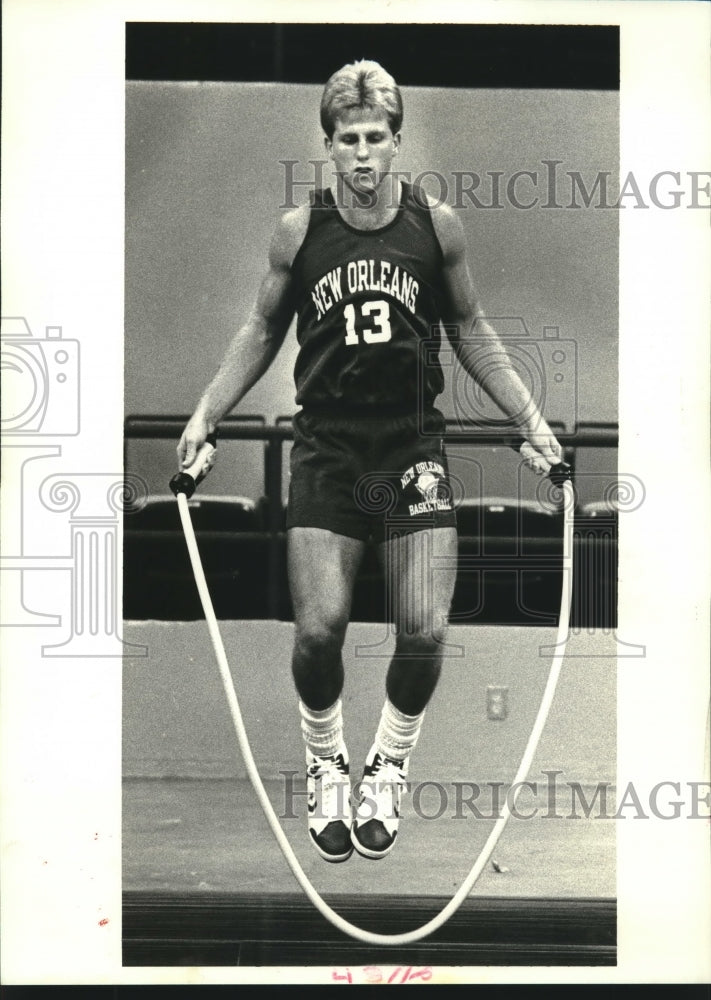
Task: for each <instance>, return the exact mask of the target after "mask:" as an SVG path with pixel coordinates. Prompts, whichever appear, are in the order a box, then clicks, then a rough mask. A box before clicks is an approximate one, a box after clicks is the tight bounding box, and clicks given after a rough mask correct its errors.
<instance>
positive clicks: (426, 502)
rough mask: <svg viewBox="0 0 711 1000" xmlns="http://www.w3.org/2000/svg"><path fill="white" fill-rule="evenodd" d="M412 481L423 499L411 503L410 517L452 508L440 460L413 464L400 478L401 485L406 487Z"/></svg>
mask: <svg viewBox="0 0 711 1000" xmlns="http://www.w3.org/2000/svg"><path fill="white" fill-rule="evenodd" d="M411 483H412V484H413V485H414V487H415V489H416V490H417V492H418V493H419V494H420V496H421V497H422V500H421V501H420V502H419V503H411V504H409V506H408V511H409V514H410V517H414V516H415V515H416V514H431V513H434V512H435V511H438V510H451V509H452V498H451V495H450V491H449V487H448V485H447V481H446V479H445V473H444V467H443V466H441V465H440V464H439V462H418V463H417V464H416V465H413V466H411V467H410V468H409V469H408V470H407V472H405V474H404V475H403V476H402V477H401V478H400V485H401V487H402V489H405V488H406V487H407V486H409V485H410V484H411Z"/></svg>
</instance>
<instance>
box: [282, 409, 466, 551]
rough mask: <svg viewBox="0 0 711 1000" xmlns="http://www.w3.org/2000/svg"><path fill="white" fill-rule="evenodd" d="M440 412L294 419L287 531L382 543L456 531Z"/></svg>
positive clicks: (301, 416) (300, 416) (299, 416)
mask: <svg viewBox="0 0 711 1000" xmlns="http://www.w3.org/2000/svg"><path fill="white" fill-rule="evenodd" d="M444 427H445V422H444V417H443V416H442V414H441V413H440V412H439V411H438V410H428V411H427V412H426V413H424V414H413V415H407V416H397V417H387V416H383V417H365V418H363V417H354V418H351V417H340V416H339V417H333V416H330V415H329V416H324V415H323V414H320V413H318V414H315V413H310V412H309V413H306V412H304V411H303V410H301V411H299V412H298V413H297V414H296V416H295V417H294V445H293V448H292V452H291V481H290V484H289V504H288V509H287V521H286V526H287V529H288V528H297V527H300V528H324V529H325V530H327V531H333V532H335V533H336V534H339V535H347V536H349V537H350V538H358V539H361V540H363V541H366V540H367V539H373V540H374V541H376V542H382V541H385V540H386V539H388V538H392V537H395V536H396V535H403V534H408V533H410V532H413V531H422V530H423V529H425V528H440V527H456V515H455V511H454V503H453V499H452V493H451V489H450V483H449V470H448V466H447V456H446V453H445V449H444V441H443V438H442V434H443V433H444Z"/></svg>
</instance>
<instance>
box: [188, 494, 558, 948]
mask: <svg viewBox="0 0 711 1000" xmlns="http://www.w3.org/2000/svg"><path fill="white" fill-rule="evenodd" d="M563 506H564V529H563V530H564V537H563V585H562V591H561V604H560V620H559V622H558V633H557V638H556V643H555V647H554V648H555V653H554V655H553V662H552V664H551V669H550V673H549V675H548V680H547V682H546V686H545V690H544V692H543V697H542V699H541V704H540V707H539V709H538V714H537V716H536V720H535V722H534V724H533V729H532V731H531V735H530V736H529V738H528V743H527V744H526V749H525V751H524V754H523V758H522V760H521V763H520V765H519V768H518V770H517V772H516V776H515V778H514V780H513V784H512V786H511V787H512V788H513V793H510V794H509V795H507V796H506V802H505V803H504V806H503V808H502V810H501V814H500V816H499V818H498V819H497V821H496V823H495V825H494V827H493V829H492V831H491V833H490V834H489V836H488V838H487V840H486V843H485V844H484V846H483V848H482V850H481V853H480V855H479V857H478V858H477V860H476V862H475V863H474V865H473V866H472V868H471V870H470V872H469V874H468V875H467V877H466V878H465V880H464V881H463V882H462V884H461V886H460V887H459V889H458V890H457V892H456V893H455V894H454V896H453V897H452V898H451V899H450V901H449V902H448V903H447V905H446V906H445V907H444V908H443V909H442V910H440V912H439V913H438V914H437V915H436V916H435V917H433V918H432V919H431V920H429V921H428V922H427V923H426V924H422V926H421V927H417V928H415V929H414V930H412V931H406V932H404V933H402V934H377V933H375V932H373V931H367V930H363V928H361V927H356V926H355V924H351V923H350V922H349V921H348V920H345V919H344V918H343V917H342V916H340V914H338V913H336V911H335V910H333V909H332V908H331V907H330V906H329V905H328V903H326V902H325V901H324V900H323V899H322V898H321V896H320V895H319V893H318V892H317V890H316V889H315V888H314V886H313V885H312V884H311V882H310V881H309V879H308V877H307V875H306V873H305V872H304V870H303V868H302V867H301V865H300V864H299V861H298V859H297V857H296V855H295V854H294V851H293V850H292V847H291V844H290V843H289V841H288V840H287V838H286V835H285V833H284V831H283V830H282V828H281V825H280V823H279V820H278V819H277V816H276V814H275V812H274V809H273V808H272V804H271V802H270V801H269V797H268V796H267V793H266V790H265V788H264V785H263V784H262V779H261V778H260V776H259V772H258V770H257V766H256V764H255V762H254V757H253V756H252V751H251V749H250V746H249V740H248V738H247V733H246V731H245V728H244V723H243V721H242V713H241V711H240V707H239V702H238V700H237V694H236V692H235V687H234V683H233V681H232V674H231V673H230V668H229V664H228V662H227V655H226V653H225V647H224V645H223V643H222V637H221V635H220V630H219V627H218V624H217V618H216V617H215V611H214V609H213V606H212V601H211V599H210V593H209V591H208V588H207V582H206V580H205V573H204V571H203V568H202V562H201V560H200V553H199V551H198V547H197V541H196V539H195V532H194V531H193V526H192V521H191V520H190V509H189V507H188V501H187V497H186V496H185V494H184V493H178V508H179V510H180V520H181V522H182V525H183V531H184V532H185V540H186V542H187V544H188V552H189V554H190V562H191V563H192V567H193V572H194V574H195V582H196V583H197V588H198V592H199V594H200V600H201V601H202V606H203V610H204V612H205V620H206V621H207V627H208V629H209V631H210V638H211V639H212V644H213V647H214V650H215V656H216V657H217V665H218V667H219V670H220V676H221V678H222V684H223V686H224V689H225V694H226V695H227V702H228V705H229V709H230V714H231V715H232V721H233V722H234V726H235V730H236V732H237V739H238V741H239V746H240V750H241V751H242V756H243V757H244V762H245V765H246V767H247V773H248V775H249V780H250V781H251V783H252V787H253V788H254V791H255V792H256V794H257V798H258V799H259V802H260V804H261V806H262V809H263V810H264V815H265V816H266V818H267V821H268V823H269V826H270V827H271V829H272V832H273V834H274V836H275V837H276V839H277V842H278V843H279V846H280V847H281V850H282V852H283V854H284V857H285V858H286V860H287V862H288V864H289V867H290V868H291V870H292V872H293V873H294V876H295V877H296V880H297V882H298V883H299V884H300V886H301V888H302V889H303V890H304V892H305V893H306V895H307V896H308V897H309V899H310V900H311V902H312V903H313V904H314V906H315V907H316V909H317V910H319V912H320V913H322V914H323V916H324V917H325V918H326V919H327V920H329V921H330V922H331V923H332V924H333V925H334V926H335V927H338V929H339V930H342V931H343V932H344V933H345V934H348V935H350V937H353V938H355V939H356V940H358V941H363V942H365V943H366V944H385V945H395V944H410V943H412V942H413V941H419V940H421V939H422V938H424V937H426V936H427V935H428V934H432V933H433V932H434V931H436V930H437V929H438V928H440V927H441V926H442V925H443V924H444V923H445V922H446V921H447V920H449V918H450V917H451V916H452V914H453V913H455V912H456V910H457V909H458V908H459V907H460V906H461V904H462V903H463V902H464V900H465V899H466V898H467V896H468V895H469V893H470V892H471V890H472V888H473V887H474V884H475V883H476V881H477V879H478V878H479V876H480V875H481V873H482V871H483V870H484V868H485V866H486V863H487V862H488V860H489V858H490V857H491V854H492V852H493V850H494V848H495V847H496V844H497V843H498V840H499V838H500V836H501V834H502V833H503V832H504V828H505V826H506V823H507V822H508V820H509V817H510V816H511V813H512V811H513V809H514V808H515V805H516V799H517V798H518V795H519V792H520V791H521V787H522V782H523V781H525V779H526V777H527V775H528V772H529V770H530V768H531V763H532V761H533V757H534V755H535V753H536V749H537V747H538V741H539V740H540V737H541V733H542V732H543V728H544V726H545V724H546V719H547V718H548V712H549V710H550V707H551V704H552V702H553V696H554V694H555V689H556V685H557V683H558V677H559V676H560V671H561V667H562V665H563V657H564V655H565V644H566V641H567V636H568V623H569V618H570V603H571V594H572V581H573V507H574V497H573V489H572V486H571V484H570V482H569V481H566V482H565V483H564V484H563Z"/></svg>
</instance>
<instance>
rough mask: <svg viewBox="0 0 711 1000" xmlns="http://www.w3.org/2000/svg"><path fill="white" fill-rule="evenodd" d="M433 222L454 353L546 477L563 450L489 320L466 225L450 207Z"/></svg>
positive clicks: (441, 210)
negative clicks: (473, 267) (474, 271)
mask: <svg viewBox="0 0 711 1000" xmlns="http://www.w3.org/2000/svg"><path fill="white" fill-rule="evenodd" d="M433 220H434V223H435V229H436V231H437V235H438V237H439V241H440V245H441V247H442V252H443V254H444V276H445V283H446V289H447V294H448V300H449V301H448V303H447V306H448V310H447V315H446V317H444V318H445V319H446V322H447V334H448V337H449V340H450V342H451V344H452V347H453V348H454V351H455V353H456V355H457V358H458V359H459V361H460V363H461V364H462V366H463V367H464V369H465V370H466V372H467V373H468V374H469V375H471V377H472V378H474V379H475V380H476V381H477V383H478V384H479V385H481V386H482V388H483V389H484V390H485V391H486V392H487V393H488V395H489V396H490V397H491V398H492V399H493V400H494V402H495V403H496V404H497V405H498V406H499V407H500V408H501V409H502V410H503V412H504V413H505V414H506V415H507V416H508V417H510V418H511V420H512V421H513V422H514V423H515V424H516V425H517V427H518V428H519V430H520V432H521V435H522V437H524V438H525V439H526V441H527V442H528V446H526V445H522V447H521V453H522V454H523V456H524V458H526V459H527V461H529V464H531V466H532V467H533V468H535V469H536V471H541V472H546V471H547V470H548V467H549V465H550V464H555V463H556V462H558V461H560V457H561V448H560V445H559V443H558V441H557V440H556V439H555V437H554V435H553V433H552V432H551V429H550V427H549V426H548V424H547V423H546V421H545V420H544V418H543V416H542V414H541V412H540V410H539V409H538V406H537V405H536V401H535V400H534V399H533V397H532V396H531V394H530V392H529V391H528V389H527V388H526V386H525V385H524V383H523V382H522V380H521V378H520V377H519V375H518V373H517V372H516V370H515V368H514V367H513V365H512V363H511V359H510V358H509V356H508V353H507V351H506V348H505V346H504V345H503V343H502V342H501V340H500V338H499V336H498V334H497V333H496V331H495V330H494V328H493V327H492V326H491V324H490V323H489V322H488V321H487V320H486V318H485V317H484V314H483V311H482V309H481V306H480V304H479V302H478V300H477V296H476V292H475V290H474V283H473V281H472V277H471V273H470V271H469V266H468V263H467V256H466V243H465V238H464V230H463V228H462V224H461V222H460V220H459V219H458V218H457V216H456V215H455V213H454V211H453V210H452V209H451V208H450V207H449V206H447V205H440V206H438V207H437V208H436V209H435V210H434V211H433ZM539 459H545V463H543V462H541V461H539Z"/></svg>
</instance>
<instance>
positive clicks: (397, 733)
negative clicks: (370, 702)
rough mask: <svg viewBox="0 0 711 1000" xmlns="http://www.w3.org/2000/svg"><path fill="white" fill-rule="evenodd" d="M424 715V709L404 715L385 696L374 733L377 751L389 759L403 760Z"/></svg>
mask: <svg viewBox="0 0 711 1000" xmlns="http://www.w3.org/2000/svg"><path fill="white" fill-rule="evenodd" d="M424 717H425V713H424V710H423V711H422V712H420V714H419V715H405V713H404V712H401V711H400V709H399V708H395V706H394V705H393V704H392V702H391V701H390V699H389V698H386V699H385V705H384V706H383V711H382V714H381V716H380V724H379V726H378V731H377V733H376V734H375V748H376V750H377V751H378V753H380V754H382V756H383V757H389V758H390V759H391V760H405V759H406V758H407V757H408V756H409V754H410V751H411V750H413V749H414V747H415V744H416V743H417V738H418V736H419V735H420V729H421V728H422V720H423V719H424Z"/></svg>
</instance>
